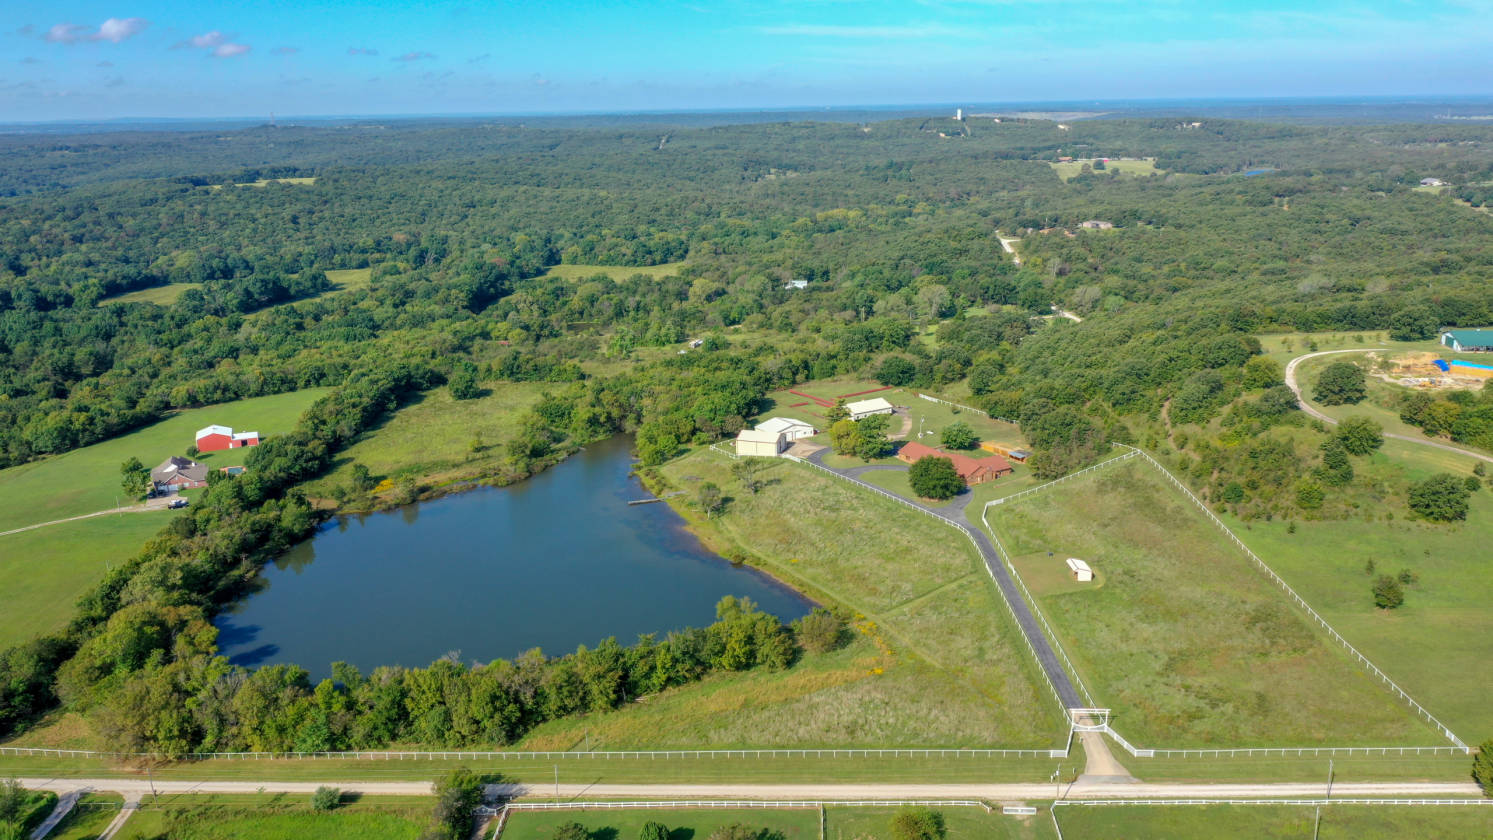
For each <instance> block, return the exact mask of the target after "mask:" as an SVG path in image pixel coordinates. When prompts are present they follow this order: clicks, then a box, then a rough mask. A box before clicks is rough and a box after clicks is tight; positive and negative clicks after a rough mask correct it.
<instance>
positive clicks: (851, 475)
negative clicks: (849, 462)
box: [808, 450, 1085, 709]
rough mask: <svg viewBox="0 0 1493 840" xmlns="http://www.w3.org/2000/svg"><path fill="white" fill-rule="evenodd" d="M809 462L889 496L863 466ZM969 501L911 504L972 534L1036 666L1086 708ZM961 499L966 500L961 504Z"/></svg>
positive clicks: (1063, 697)
mask: <svg viewBox="0 0 1493 840" xmlns="http://www.w3.org/2000/svg"><path fill="white" fill-rule="evenodd" d="M808 460H810V461H812V462H813V463H814V464H816V465H817V466H820V467H823V468H824V469H827V470H829V471H830V472H833V473H836V474H838V475H839V476H841V477H842V478H844V479H846V480H847V481H853V482H855V483H856V484H859V485H861V486H862V487H865V488H867V489H869V490H871V491H873V492H875V493H880V494H882V495H888V493H887V491H885V490H883V489H881V488H880V487H877V486H876V485H874V484H871V483H869V482H866V481H862V480H861V479H860V478H859V473H862V472H865V471H866V468H864V467H852V468H850V469H846V470H837V469H835V468H834V467H831V466H828V465H826V464H825V463H824V451H822V450H821V451H819V452H816V453H814V454H813V455H811V456H809V459H808ZM897 498H898V499H899V500H901V501H906V500H904V499H902V498H901V497H900V496H899V497H897ZM970 498H971V496H970V495H969V494H967V493H966V494H963V495H962V496H961V497H956V504H950V505H944V506H940V507H929V506H928V505H925V504H922V503H920V502H908V503H909V504H912V505H914V506H916V507H920V508H922V509H923V510H925V511H927V512H929V513H931V514H933V515H934V516H937V517H938V518H940V519H943V520H944V521H946V522H948V523H949V524H950V525H953V526H954V527H956V528H958V529H959V530H961V531H963V532H964V533H966V534H968V535H969V537H970V538H971V539H972V540H973V541H974V543H975V546H976V547H977V548H979V550H980V556H981V557H982V558H983V559H984V560H985V568H987V569H989V570H990V576H991V577H993V578H995V583H996V585H997V586H999V587H1000V589H1001V595H1002V596H1004V597H1005V599H1006V603H1007V604H1009V605H1010V607H1011V612H1012V613H1014V614H1015V616H1016V624H1017V626H1018V627H1020V628H1021V632H1022V635H1024V636H1026V640H1027V643H1028V644H1030V645H1031V647H1032V650H1033V651H1035V652H1036V654H1037V663H1038V664H1039V665H1041V666H1042V670H1043V672H1044V673H1046V674H1047V679H1048V680H1049V681H1051V682H1052V687H1053V689H1054V690H1055V691H1056V692H1057V695H1058V699H1059V700H1060V701H1061V702H1062V704H1063V707H1064V708H1066V709H1078V708H1083V707H1084V706H1085V704H1084V702H1083V700H1082V699H1081V698H1080V697H1079V695H1078V690H1077V689H1075V688H1074V687H1073V681H1072V680H1071V679H1070V678H1069V677H1068V672H1067V671H1065V670H1063V666H1062V663H1060V662H1059V661H1058V656H1057V653H1056V652H1055V651H1054V650H1053V647H1052V644H1051V642H1049V641H1048V639H1047V636H1046V635H1045V634H1043V632H1042V625H1041V624H1040V623H1039V622H1038V621H1037V617H1036V616H1035V615H1033V614H1032V611H1031V608H1030V607H1028V606H1027V603H1026V601H1025V599H1023V598H1022V597H1021V590H1020V589H1019V588H1018V587H1017V586H1016V581H1015V580H1013V579H1012V578H1011V572H1010V570H1008V569H1007V568H1006V564H1005V561H1003V560H1002V559H1001V556H1000V554H999V553H997V552H996V550H995V546H994V545H992V544H991V542H990V538H989V537H987V536H985V532H984V531H982V530H980V529H979V528H976V527H974V526H973V524H972V523H971V522H970V521H969V518H968V517H967V516H966V515H965V511H964V508H965V506H966V505H968V504H969V500H970ZM959 499H962V500H963V501H962V502H959V501H958V500H959Z"/></svg>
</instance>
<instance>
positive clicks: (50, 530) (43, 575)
mask: <svg viewBox="0 0 1493 840" xmlns="http://www.w3.org/2000/svg"><path fill="white" fill-rule="evenodd" d="M176 515H177V513H176V512H174V511H165V510H162V511H152V512H150V513H122V514H111V515H109V516H99V517H94V518H92V519H80V520H78V521H76V522H64V523H62V524H60V525H49V526H47V527H46V528H37V529H36V530H34V531H25V532H23V533H20V534H11V535H10V536H7V537H0V557H3V558H4V561H3V562H0V648H4V647H8V646H10V645H13V644H16V643H18V642H24V641H26V640H28V639H31V638H33V637H35V636H38V635H41V634H44V633H50V632H52V631H54V630H60V629H62V627H64V626H65V625H66V624H67V622H68V620H69V619H71V618H72V616H73V612H74V609H73V604H74V603H76V602H77V600H78V596H80V595H82V594H83V593H84V592H86V591H87V590H88V588H89V587H91V586H93V585H94V584H95V583H96V582H98V581H99V580H101V579H102V578H103V576H104V572H105V571H106V565H107V564H111V563H112V564H119V563H121V562H123V561H125V560H128V559H129V558H130V557H133V556H134V555H135V553H136V552H138V551H139V550H140V547H141V546H143V545H144V544H145V542H146V540H149V539H150V538H151V537H154V536H155V535H156V534H157V533H159V532H160V530H161V529H162V528H164V527H166V522H167V521H168V520H169V519H170V518H171V517H173V516H176Z"/></svg>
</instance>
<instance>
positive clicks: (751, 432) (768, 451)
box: [736, 429, 787, 458]
mask: <svg viewBox="0 0 1493 840" xmlns="http://www.w3.org/2000/svg"><path fill="white" fill-rule="evenodd" d="M786 448H787V442H786V441H784V440H783V435H782V433H781V432H764V431H761V430H759V429H742V430H741V432H740V433H739V434H737V435H736V454H737V455H758V456H762V457H766V458H776V457H777V456H778V453H779V452H782V451H783V450H784V449H786Z"/></svg>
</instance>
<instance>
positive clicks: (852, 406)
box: [845, 397, 896, 420]
mask: <svg viewBox="0 0 1493 840" xmlns="http://www.w3.org/2000/svg"><path fill="white" fill-rule="evenodd" d="M845 410H846V411H848V412H850V419H851V420H860V419H861V418H864V417H870V416H871V415H873V414H891V413H892V412H893V411H895V410H896V407H895V406H893V405H892V404H891V403H889V402H887V401H886V400H884V399H882V398H881V397H872V398H871V399H869V400H859V401H857V402H853V403H846V404H845Z"/></svg>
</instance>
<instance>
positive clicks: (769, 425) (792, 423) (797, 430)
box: [757, 417, 818, 443]
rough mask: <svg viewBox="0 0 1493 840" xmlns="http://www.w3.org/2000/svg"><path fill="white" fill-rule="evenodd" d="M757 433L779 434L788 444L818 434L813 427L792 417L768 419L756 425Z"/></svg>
mask: <svg viewBox="0 0 1493 840" xmlns="http://www.w3.org/2000/svg"><path fill="white" fill-rule="evenodd" d="M757 431H759V432H768V433H769V434H780V435H782V436H783V439H784V440H786V441H788V442H789V443H792V442H793V441H795V440H798V439H799V438H806V437H812V436H813V435H815V434H818V430H816V429H815V428H814V427H813V426H811V425H809V424H808V423H805V422H804V421H802V420H795V419H793V418H792V417H771V418H768V419H767V420H763V421H762V422H761V423H758V424H757Z"/></svg>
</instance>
